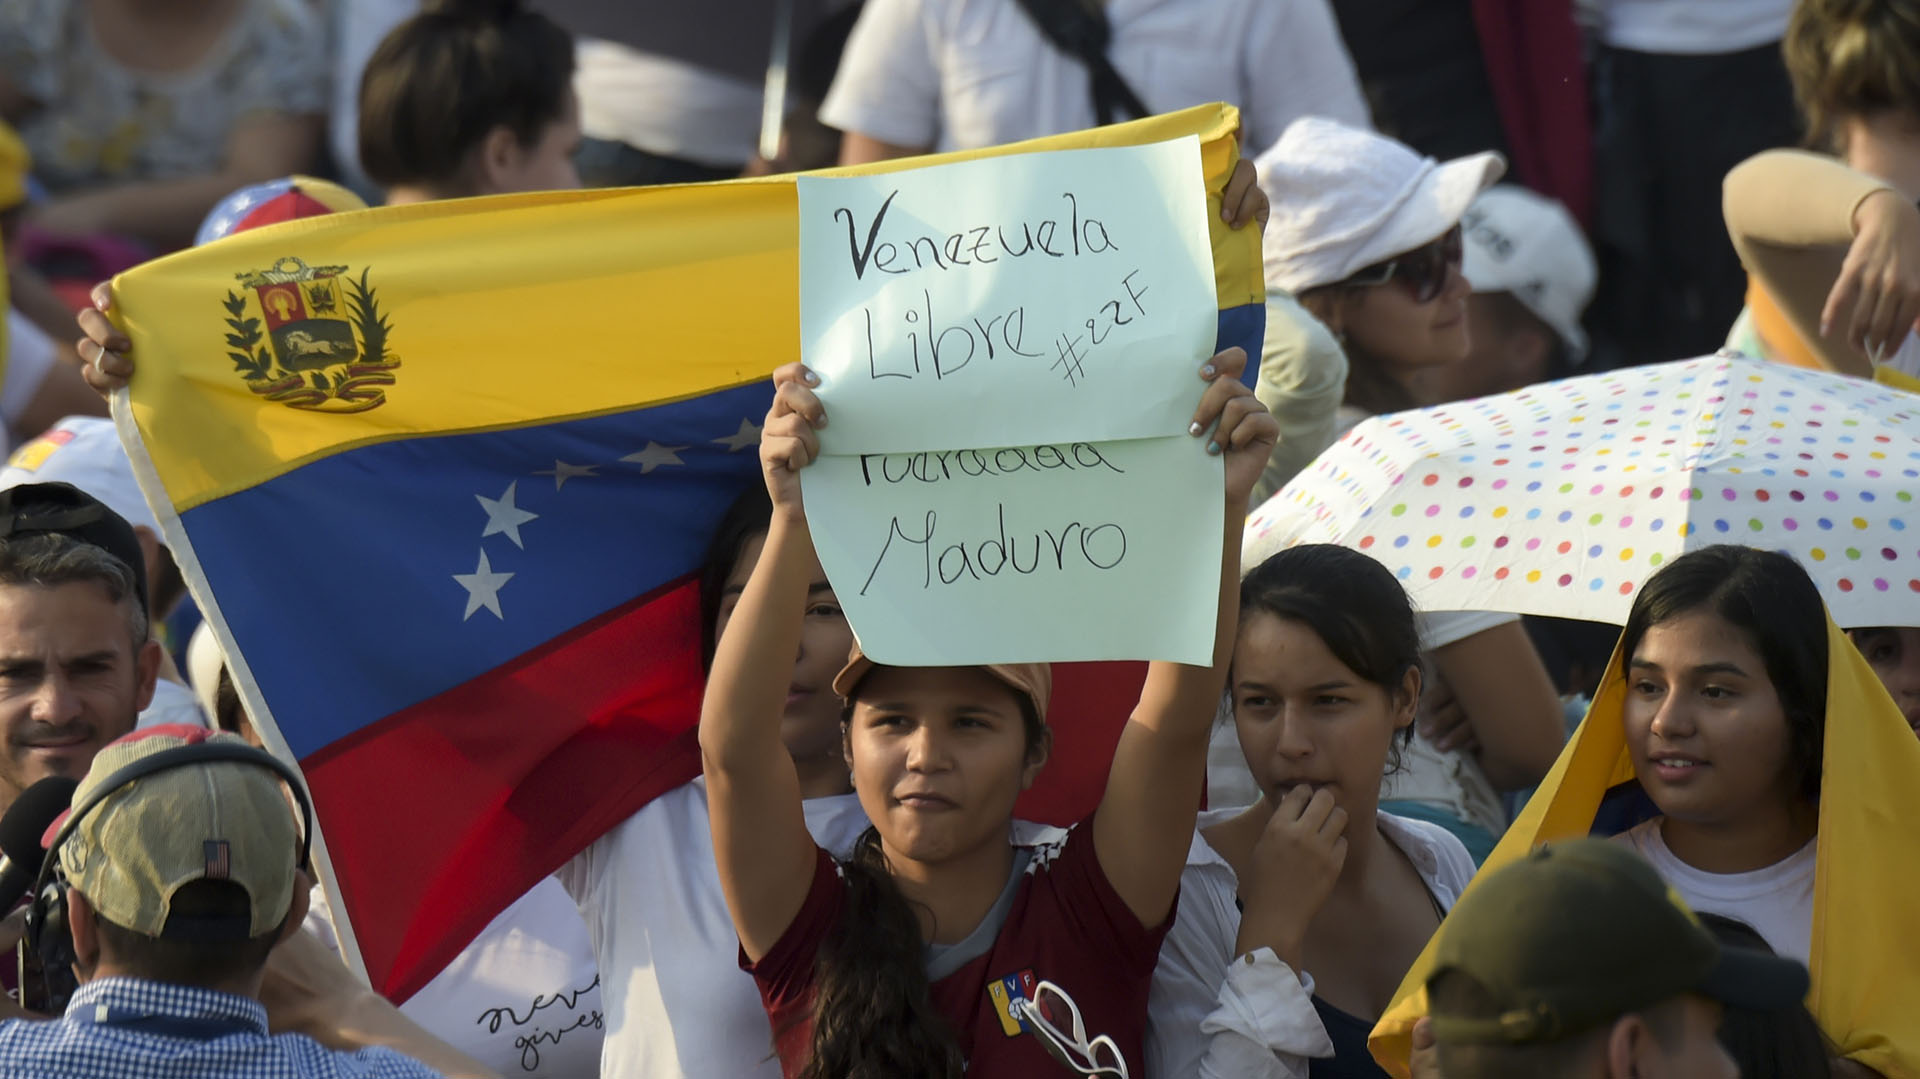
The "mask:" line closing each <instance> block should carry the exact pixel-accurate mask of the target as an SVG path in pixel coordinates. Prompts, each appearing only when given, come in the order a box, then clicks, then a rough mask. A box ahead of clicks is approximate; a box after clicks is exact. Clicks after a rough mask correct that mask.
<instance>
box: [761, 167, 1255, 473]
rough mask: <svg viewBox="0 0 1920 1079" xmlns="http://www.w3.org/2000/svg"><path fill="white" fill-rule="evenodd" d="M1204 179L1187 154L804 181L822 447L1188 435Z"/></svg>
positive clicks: (806, 316) (1201, 355) (1197, 357)
mask: <svg viewBox="0 0 1920 1079" xmlns="http://www.w3.org/2000/svg"><path fill="white" fill-rule="evenodd" d="M1201 176H1202V173H1201V168H1200V143H1199V140H1198V139H1195V138H1193V137H1191V136H1189V137H1187V138H1184V139H1178V140H1174V141H1172V142H1164V143H1157V144H1154V145H1150V146H1140V147H1116V148H1111V149H1099V150H1063V151H1057V152H1054V153H1044V154H1022V155H1018V156H1014V157H1002V158H992V159H988V160H982V161H965V162H960V163H957V164H952V165H941V166H937V167H935V168H928V169H918V170H914V171H910V172H900V173H889V174H885V175H878V176H862V177H846V178H835V177H812V176H802V177H800V178H799V179H798V180H797V186H798V189H799V196H800V335H801V342H802V346H801V357H802V359H804V360H806V362H807V363H808V364H809V365H811V366H812V367H813V368H814V370H816V371H818V372H819V373H820V375H821V378H822V379H823V381H824V393H823V394H822V399H823V400H825V401H827V402H828V403H829V405H830V407H831V408H832V410H833V422H834V424H835V425H836V427H838V426H839V425H840V424H842V423H844V424H845V426H844V427H840V429H839V430H838V431H836V433H835V442H836V444H838V445H842V446H845V447H853V446H858V447H859V448H860V449H861V450H866V451H879V452H884V453H895V452H903V451H912V450H923V449H963V448H967V447H978V446H1013V445H1019V444H1020V443H1022V442H1027V441H1030V440H1033V439H1035V437H1036V435H1038V434H1039V433H1041V432H1051V433H1052V438H1053V439H1054V440H1058V439H1068V440H1072V439H1080V440H1097V439H1116V438H1152V437H1155V436H1158V435H1167V434H1172V433H1173V432H1175V431H1179V430H1181V429H1183V428H1184V427H1185V426H1186V424H1187V422H1188V420H1189V419H1190V418H1191V416H1192V412H1193V403H1194V399H1195V398H1194V395H1193V393H1192V392H1191V391H1192V390H1193V383H1194V381H1195V379H1194V377H1193V371H1194V369H1195V368H1197V367H1199V365H1200V362H1201V361H1202V360H1204V359H1205V358H1206V357H1207V356H1208V355H1209V354H1210V353H1211V351H1212V348H1211V346H1212V343H1213V337H1214V330H1215V324H1216V322H1217V320H1218V301H1217V298H1216V294H1215V292H1214V286H1213V255H1212V248H1211V246H1210V244H1209V241H1208V238H1207V224H1206V216H1205V215H1206V212H1207V210H1206V198H1205V188H1204V186H1203V181H1202V179H1201ZM835 452H844V451H843V450H836V451H835Z"/></svg>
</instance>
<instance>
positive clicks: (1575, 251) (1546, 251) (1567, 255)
mask: <svg viewBox="0 0 1920 1079" xmlns="http://www.w3.org/2000/svg"><path fill="white" fill-rule="evenodd" d="M1461 225H1462V226H1464V227H1463V228H1462V230H1461V231H1462V233H1463V237H1464V239H1465V247H1466V265H1465V267H1464V269H1465V272H1466V275H1467V280H1469V281H1472V282H1473V291H1475V292H1507V293H1511V294H1512V295H1513V298H1514V299H1516V300H1519V301H1520V303H1521V304H1522V305H1524V306H1525V307H1526V309H1527V310H1529V311H1531V312H1533V315H1534V317H1535V318H1538V319H1539V320H1540V321H1542V322H1544V323H1546V324H1547V325H1548V326H1551V327H1552V328H1553V332H1554V333H1557V334H1559V335H1560V340H1562V341H1563V342H1565V343H1566V346H1567V359H1568V360H1569V361H1570V362H1572V363H1573V364H1575V365H1578V364H1579V363H1580V362H1581V361H1582V360H1584V359H1586V356H1587V334H1586V331H1585V330H1583V329H1581V328H1580V316H1581V315H1582V314H1584V313H1585V312H1586V310H1587V303H1588V302H1589V301H1591V300H1592V299H1593V287H1594V283H1595V281H1596V280H1597V278H1598V276H1599V271H1598V270H1597V269H1596V267H1595V265H1594V261H1593V249H1592V248H1590V247H1588V246H1587V238H1586V237H1585V236H1583V235H1581V234H1580V226H1579V225H1578V224H1576V223H1575V222H1574V220H1573V215H1572V214H1570V213H1568V212H1567V208H1566V207H1564V206H1562V205H1560V204H1559V203H1558V202H1555V201H1554V200H1552V199H1550V198H1547V197H1545V196H1543V195H1536V194H1534V193H1533V192H1531V191H1528V190H1526V189H1525V188H1520V187H1514V186H1512V185H1510V184H1502V185H1500V186H1499V187H1495V188H1493V189H1491V190H1489V191H1488V192H1487V193H1486V194H1484V195H1481V196H1480V197H1479V198H1478V199H1476V200H1474V203H1473V205H1472V206H1471V207H1469V208H1468V210H1467V215H1466V217H1465V218H1463V219H1462V221H1461Z"/></svg>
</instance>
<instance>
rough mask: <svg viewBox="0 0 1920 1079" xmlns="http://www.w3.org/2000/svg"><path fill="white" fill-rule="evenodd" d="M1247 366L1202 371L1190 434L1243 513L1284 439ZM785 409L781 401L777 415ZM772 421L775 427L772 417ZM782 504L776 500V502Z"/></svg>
mask: <svg viewBox="0 0 1920 1079" xmlns="http://www.w3.org/2000/svg"><path fill="white" fill-rule="evenodd" d="M1246 366H1247V354H1246V353H1245V352H1243V351H1241V350H1240V349H1238V348H1230V349H1227V350H1226V351H1224V352H1216V353H1214V355H1213V358H1212V359H1209V360H1208V361H1207V362H1206V364H1205V365H1204V366H1202V367H1201V368H1200V377H1201V378H1202V379H1203V380H1205V381H1206V382H1207V383H1208V385H1207V389H1206V392H1205V393H1204V394H1202V395H1201V397H1200V407H1199V408H1198V409H1197V410H1195V411H1194V414H1193V423H1192V425H1191V426H1189V427H1188V428H1187V433H1188V434H1191V435H1193V436H1194V437H1195V438H1199V437H1201V436H1203V435H1204V436H1206V438H1207V452H1208V453H1212V454H1223V455H1225V458H1226V465H1227V501H1228V504H1229V505H1232V506H1237V507H1240V508H1241V509H1242V510H1243V511H1244V509H1245V507H1246V504H1247V499H1248V498H1249V497H1251V496H1252V494H1253V486H1254V484H1256V483H1258V482H1260V470H1261V469H1262V468H1265V467H1266V463H1267V455H1268V454H1269V453H1271V452H1272V450H1273V446H1274V443H1276V442H1278V441H1279V439H1280V424H1279V423H1278V421H1276V420H1275V419H1274V418H1273V414H1272V413H1270V412H1268V411H1267V407H1266V406H1265V405H1263V404H1261V403H1260V399H1259V398H1257V397H1255V396H1254V395H1253V391H1252V390H1250V389H1248V388H1247V386H1246V384H1245V383H1243V382H1241V381H1240V372H1241V371H1242V370H1244V369H1245V368H1246ZM783 370H784V368H783ZM806 392H807V400H810V401H814V402H815V404H818V399H817V398H815V397H814V396H813V394H812V392H811V391H806ZM779 409H780V404H779V402H778V401H776V402H775V403H774V410H775V411H776V412H778V411H779ZM767 422H768V423H769V424H771V423H772V422H773V421H772V419H771V417H769V419H768V421H767ZM825 424H826V415H825V413H822V414H821V415H820V420H819V422H818V423H816V424H815V425H814V426H816V427H819V426H825ZM769 430H771V428H769ZM809 434H811V432H809ZM778 501H779V500H778V498H776V499H775V502H776V503H777V502H778ZM1236 527H1238V526H1237V525H1236Z"/></svg>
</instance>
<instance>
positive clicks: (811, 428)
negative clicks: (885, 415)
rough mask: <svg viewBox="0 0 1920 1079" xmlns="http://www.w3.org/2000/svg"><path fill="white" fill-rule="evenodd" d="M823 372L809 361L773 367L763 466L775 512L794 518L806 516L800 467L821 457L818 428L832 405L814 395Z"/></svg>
mask: <svg viewBox="0 0 1920 1079" xmlns="http://www.w3.org/2000/svg"><path fill="white" fill-rule="evenodd" d="M819 384H820V376H819V375H816V374H814V373H813V372H812V371H810V370H808V369H807V367H806V365H805V364H801V363H790V364H786V365H784V366H782V367H780V368H778V369H777V370H775V371H774V372H773V407H772V408H770V409H768V410H767V423H766V426H765V427H763V428H761V430H760V468H761V471H763V472H764V473H765V474H766V481H767V494H768V495H769V496H770V497H772V499H773V509H774V512H775V513H780V514H784V515H785V516H786V517H787V518H788V519H790V520H791V521H793V522H794V523H801V522H803V521H804V520H805V518H806V515H805V512H804V511H803V510H802V508H801V505H800V470H801V469H803V468H805V467H807V466H808V465H810V464H812V463H813V462H814V460H815V459H816V458H818V457H819V456H820V435H819V428H822V427H825V426H826V425H827V410H826V407H825V406H823V405H822V404H821V403H820V398H819V397H817V396H815V395H814V392H813V387H815V386H818V385H819Z"/></svg>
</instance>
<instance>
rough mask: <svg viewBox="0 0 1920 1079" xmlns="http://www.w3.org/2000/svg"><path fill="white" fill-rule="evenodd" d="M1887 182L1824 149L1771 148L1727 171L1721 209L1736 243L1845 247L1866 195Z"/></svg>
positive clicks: (1851, 236)
mask: <svg viewBox="0 0 1920 1079" xmlns="http://www.w3.org/2000/svg"><path fill="white" fill-rule="evenodd" d="M1887 186H1888V185H1887V184H1886V183H1885V182H1884V181H1882V180H1879V179H1876V178H1874V177H1872V176H1868V175H1867V174H1866V173H1863V172H1856V171H1854V170H1853V169H1850V168H1848V167H1847V166H1846V165H1844V164H1842V163H1840V162H1839V161H1837V160H1835V159H1833V158H1831V157H1827V156H1825V155H1822V154H1811V153H1807V152H1806V151H1804V150H1768V151H1766V152H1764V153H1760V154H1756V155H1754V156H1753V157H1750V158H1748V159H1747V160H1745V161H1742V162H1741V163H1740V164H1738V165H1735V166H1734V167H1733V170H1732V171H1731V172H1728V173H1727V177H1726V181H1725V183H1724V185H1723V187H1722V190H1721V197H1722V211H1723V212H1724V213H1725V215H1726V219H1727V231H1728V232H1730V233H1732V235H1733V238H1734V240H1735V242H1736V243H1738V242H1740V241H1742V240H1745V241H1751V242H1753V243H1761V244H1770V245H1772V246H1775V247H1822V246H1831V245H1839V246H1845V245H1846V244H1848V243H1850V242H1852V240H1853V233H1854V218H1853V215H1854V211H1855V210H1856V209H1858V208H1859V205H1860V202H1861V200H1862V199H1865V198H1866V197H1867V196H1868V195H1871V194H1873V193H1874V192H1875V191H1879V190H1881V189H1882V188H1885V187H1887Z"/></svg>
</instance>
